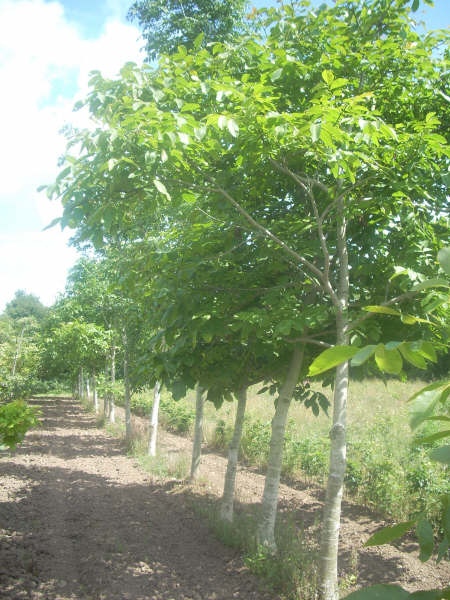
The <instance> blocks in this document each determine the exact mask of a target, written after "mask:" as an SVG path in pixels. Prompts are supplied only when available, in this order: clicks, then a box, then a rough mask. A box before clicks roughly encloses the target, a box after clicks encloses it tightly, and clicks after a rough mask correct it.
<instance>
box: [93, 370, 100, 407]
mask: <svg viewBox="0 0 450 600" xmlns="http://www.w3.org/2000/svg"><path fill="white" fill-rule="evenodd" d="M92 403H93V405H94V410H95V412H96V413H98V408H99V407H98V396H97V380H96V375H95V370H94V371H93V373H92Z"/></svg>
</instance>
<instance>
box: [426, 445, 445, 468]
mask: <svg viewBox="0 0 450 600" xmlns="http://www.w3.org/2000/svg"><path fill="white" fill-rule="evenodd" d="M430 458H431V460H435V461H436V462H440V463H443V464H444V465H450V446H440V447H439V448H434V450H432V451H431V452H430Z"/></svg>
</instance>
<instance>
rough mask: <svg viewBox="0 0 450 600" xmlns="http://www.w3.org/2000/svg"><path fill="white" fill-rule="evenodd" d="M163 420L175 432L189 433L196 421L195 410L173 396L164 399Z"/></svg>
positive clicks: (162, 404)
mask: <svg viewBox="0 0 450 600" xmlns="http://www.w3.org/2000/svg"><path fill="white" fill-rule="evenodd" d="M160 410H161V422H162V423H163V424H164V425H165V426H166V427H167V429H169V430H170V431H174V432H175V433H187V432H188V431H189V430H190V429H191V426H192V425H193V423H194V421H195V410H194V409H193V408H191V407H189V406H186V405H184V404H182V403H181V402H176V401H175V400H173V399H172V398H168V399H162V398H161V404H160Z"/></svg>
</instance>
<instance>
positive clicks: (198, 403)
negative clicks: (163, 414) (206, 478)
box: [190, 384, 205, 481]
mask: <svg viewBox="0 0 450 600" xmlns="http://www.w3.org/2000/svg"><path fill="white" fill-rule="evenodd" d="M204 403H205V399H204V390H203V388H202V387H200V385H198V384H197V387H196V398H195V425H194V444H193V446H192V462H191V475H190V480H191V481H193V480H194V479H196V478H197V477H198V470H199V466H200V458H201V453H202V441H203V406H204Z"/></svg>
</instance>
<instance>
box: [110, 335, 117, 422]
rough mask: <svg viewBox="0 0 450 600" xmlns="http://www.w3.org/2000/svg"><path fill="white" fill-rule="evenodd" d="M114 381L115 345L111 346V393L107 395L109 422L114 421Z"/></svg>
mask: <svg viewBox="0 0 450 600" xmlns="http://www.w3.org/2000/svg"><path fill="white" fill-rule="evenodd" d="M115 383H116V345H115V344H113V346H112V348H111V388H112V389H111V394H110V395H109V422H110V423H115V422H116V404H115V396H114V385H115Z"/></svg>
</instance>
